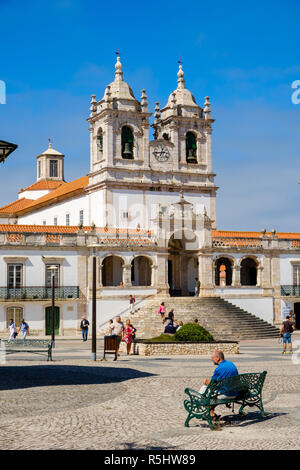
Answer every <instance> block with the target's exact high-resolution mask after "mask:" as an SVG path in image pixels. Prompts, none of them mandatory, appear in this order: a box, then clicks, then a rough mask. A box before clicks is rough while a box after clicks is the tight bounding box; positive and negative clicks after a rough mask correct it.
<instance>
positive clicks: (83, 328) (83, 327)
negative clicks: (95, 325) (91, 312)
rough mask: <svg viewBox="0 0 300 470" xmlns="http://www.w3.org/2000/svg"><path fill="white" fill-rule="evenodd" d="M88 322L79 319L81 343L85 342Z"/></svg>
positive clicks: (82, 318)
mask: <svg viewBox="0 0 300 470" xmlns="http://www.w3.org/2000/svg"><path fill="white" fill-rule="evenodd" d="M89 324H90V323H89V321H88V320H87V319H86V318H85V317H81V322H80V328H81V333H82V341H87V337H88V330H89Z"/></svg>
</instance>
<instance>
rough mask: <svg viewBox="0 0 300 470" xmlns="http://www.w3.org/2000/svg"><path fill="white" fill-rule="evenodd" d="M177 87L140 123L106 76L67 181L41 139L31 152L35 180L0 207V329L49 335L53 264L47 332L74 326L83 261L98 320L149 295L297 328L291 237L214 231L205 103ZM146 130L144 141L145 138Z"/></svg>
mask: <svg viewBox="0 0 300 470" xmlns="http://www.w3.org/2000/svg"><path fill="white" fill-rule="evenodd" d="M177 75H178V79H177V88H176V89H175V90H174V91H173V92H172V93H171V94H170V96H169V98H168V100H167V103H166V105H165V106H164V107H162V108H160V106H159V103H156V106H155V113H154V121H153V124H151V125H150V123H149V119H150V117H151V113H150V112H149V109H148V103H147V96H146V91H145V90H142V95H141V99H140V101H138V100H137V99H136V98H135V97H134V94H133V91H132V89H131V88H130V86H129V85H128V84H127V83H126V82H125V81H124V80H123V70H122V64H121V61H120V58H119V57H118V58H117V63H116V65H115V79H114V81H113V82H112V83H111V84H110V85H108V86H107V87H106V89H105V92H104V96H103V98H102V99H100V100H97V99H96V96H95V95H93V96H92V100H91V107H90V116H89V118H88V122H89V125H90V128H89V131H90V168H89V173H88V174H87V175H85V176H82V177H80V178H78V179H77V180H75V181H71V182H66V181H65V175H64V158H65V156H64V154H62V153H60V152H58V151H57V150H54V149H53V148H52V144H51V142H50V143H49V147H48V149H47V150H45V151H44V152H43V153H41V154H40V155H38V156H37V159H36V161H37V166H36V181H35V182H34V183H33V184H32V185H31V186H29V187H27V188H25V189H21V190H20V192H19V194H18V198H17V199H16V200H15V201H14V202H12V203H10V204H7V205H5V206H3V207H1V208H0V331H4V330H5V329H6V328H7V326H8V320H9V319H10V318H14V319H15V321H16V322H17V323H18V322H19V321H20V319H21V318H25V319H26V321H28V322H29V323H30V326H31V329H32V331H33V332H35V333H36V334H41V335H44V334H50V329H51V326H50V323H51V269H50V267H52V266H56V268H57V269H56V274H55V281H56V288H55V298H56V300H55V303H56V317H55V321H56V333H57V334H60V335H67V334H74V332H76V331H77V332H78V329H79V323H80V318H81V316H82V315H87V316H89V315H90V310H91V295H92V274H91V273H92V269H91V266H92V256H93V254H94V255H96V258H97V305H98V308H99V311H101V312H102V316H101V317H100V318H99V319H98V327H100V326H101V325H102V324H103V323H104V322H105V321H106V320H107V319H108V318H110V317H114V316H116V315H117V314H118V313H123V312H126V309H128V297H129V295H130V294H133V295H134V296H135V298H136V299H137V301H138V303H139V304H140V306H141V308H142V305H143V302H145V301H146V299H148V298H150V297H151V296H157V298H158V299H159V298H160V297H162V296H169V295H171V296H180V297H182V296H184V297H188V296H192V295H194V289H195V279H196V278H199V279H200V281H201V289H200V296H199V302H201V297H211V296H218V297H221V298H224V299H227V300H228V301H230V302H231V303H233V304H235V305H237V306H239V307H241V308H243V309H245V310H247V311H248V312H251V313H252V314H254V315H256V316H257V317H259V318H261V319H263V320H266V321H267V322H269V323H270V324H274V325H277V324H279V323H280V322H281V320H282V318H283V317H284V316H285V314H286V313H288V312H289V311H290V310H293V311H294V312H295V315H296V322H297V326H298V328H300V233H276V232H275V230H273V231H271V232H267V231H266V230H263V231H255V230H254V231H252V232H238V231H220V230H218V229H217V210H216V191H217V189H218V188H217V187H216V185H215V182H214V178H215V174H214V172H213V161H212V129H213V122H214V119H212V117H211V108H210V101H209V98H208V97H205V99H204V106H203V108H202V107H201V106H199V105H198V104H197V103H196V100H195V98H194V96H193V94H192V93H191V92H190V91H189V90H188V89H187V88H186V87H185V79H184V72H183V70H182V66H181V65H180V66H179V71H178V74H177ZM149 127H152V128H153V135H154V138H153V140H150V138H149V133H150V132H149Z"/></svg>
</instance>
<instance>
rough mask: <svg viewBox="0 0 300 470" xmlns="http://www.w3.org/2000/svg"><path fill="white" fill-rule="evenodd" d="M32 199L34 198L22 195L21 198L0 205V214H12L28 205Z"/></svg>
mask: <svg viewBox="0 0 300 470" xmlns="http://www.w3.org/2000/svg"><path fill="white" fill-rule="evenodd" d="M33 201H34V199H26V198H25V197H22V198H21V199H17V200H16V201H14V202H10V203H9V204H6V206H3V207H0V214H14V213H15V212H16V211H18V210H21V209H24V207H28V206H29V205H30V204H31V203H32V202H33Z"/></svg>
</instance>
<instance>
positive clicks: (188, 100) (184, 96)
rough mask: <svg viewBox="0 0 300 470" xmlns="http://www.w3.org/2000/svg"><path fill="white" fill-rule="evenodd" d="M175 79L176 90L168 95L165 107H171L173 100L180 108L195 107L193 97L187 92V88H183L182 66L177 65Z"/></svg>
mask: <svg viewBox="0 0 300 470" xmlns="http://www.w3.org/2000/svg"><path fill="white" fill-rule="evenodd" d="M177 77H178V80H177V88H176V90H174V91H173V92H172V93H171V94H170V96H169V99H168V103H167V106H168V107H172V103H173V102H174V98H175V102H176V104H179V105H181V106H197V103H196V100H195V97H194V95H193V94H192V93H191V92H190V91H189V90H187V88H185V80H184V71H183V70H182V65H179V70H178V73H177Z"/></svg>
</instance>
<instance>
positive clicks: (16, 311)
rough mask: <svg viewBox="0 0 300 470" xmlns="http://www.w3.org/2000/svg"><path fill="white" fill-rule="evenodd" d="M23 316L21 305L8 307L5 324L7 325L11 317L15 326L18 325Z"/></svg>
mask: <svg viewBox="0 0 300 470" xmlns="http://www.w3.org/2000/svg"><path fill="white" fill-rule="evenodd" d="M22 318H23V308H22V307H8V309H7V311H6V325H7V327H8V325H9V320H11V319H13V321H14V323H15V324H16V326H18V327H19V326H20V324H21V320H22Z"/></svg>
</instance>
